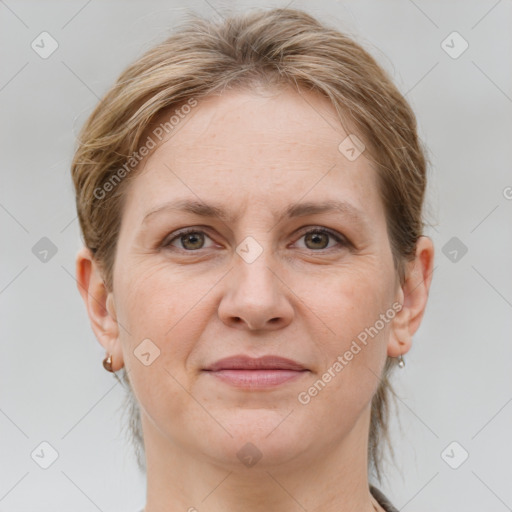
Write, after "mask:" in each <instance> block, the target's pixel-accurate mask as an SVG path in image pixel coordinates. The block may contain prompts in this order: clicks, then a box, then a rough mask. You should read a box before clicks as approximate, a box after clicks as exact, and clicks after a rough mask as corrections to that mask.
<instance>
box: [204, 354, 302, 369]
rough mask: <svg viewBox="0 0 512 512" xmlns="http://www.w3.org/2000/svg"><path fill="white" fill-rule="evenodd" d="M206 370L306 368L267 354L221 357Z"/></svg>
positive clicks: (289, 360) (283, 358) (294, 362)
mask: <svg viewBox="0 0 512 512" xmlns="http://www.w3.org/2000/svg"><path fill="white" fill-rule="evenodd" d="M205 370H208V371H213V372H215V371H219V370H295V371H301V370H306V368H304V366H303V365H301V364H300V363H298V362H297V361H293V360H292V359H287V358H285V357H280V356H275V355H267V356H263V357H258V358H253V357H249V356H245V355H236V356H232V357H226V358H224V359H219V360H218V361H216V362H215V363H213V364H211V365H210V366H208V367H207V368H205Z"/></svg>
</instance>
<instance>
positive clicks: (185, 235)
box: [162, 228, 349, 252]
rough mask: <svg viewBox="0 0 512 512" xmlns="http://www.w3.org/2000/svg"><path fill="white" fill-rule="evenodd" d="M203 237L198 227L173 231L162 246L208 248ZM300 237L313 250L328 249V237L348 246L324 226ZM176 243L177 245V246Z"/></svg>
mask: <svg viewBox="0 0 512 512" xmlns="http://www.w3.org/2000/svg"><path fill="white" fill-rule="evenodd" d="M205 238H207V239H210V237H209V236H208V235H207V234H206V233H205V232H204V231H202V230H200V229H197V228H188V229H183V230H182V231H178V232H177V233H174V236H173V237H172V238H169V239H166V240H164V242H163V243H162V247H166V248H167V247H175V248H177V249H181V250H183V251H188V252H193V251H197V250H200V249H205V248H208V247H205V245H204V244H205ZM302 238H304V240H305V243H306V244H307V245H306V249H312V250H315V251H316V250H324V249H329V248H330V247H328V245H329V239H333V240H334V241H335V242H337V243H338V245H340V246H342V247H347V246H349V242H348V241H347V240H346V239H345V238H344V237H343V236H342V235H339V234H337V233H335V232H333V231H330V230H327V229H325V228H315V229H310V230H309V231H306V232H303V233H302V235H301V237H300V238H299V240H300V239H302ZM210 240H211V239H210ZM176 244H179V245H178V246H177V245H176ZM210 247H211V246H210Z"/></svg>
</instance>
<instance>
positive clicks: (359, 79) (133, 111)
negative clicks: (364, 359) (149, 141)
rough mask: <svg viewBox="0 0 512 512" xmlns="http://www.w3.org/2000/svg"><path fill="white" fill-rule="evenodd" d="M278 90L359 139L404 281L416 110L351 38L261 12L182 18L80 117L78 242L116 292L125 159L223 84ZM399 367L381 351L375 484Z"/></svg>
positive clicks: (418, 218) (280, 13) (411, 252)
mask: <svg viewBox="0 0 512 512" xmlns="http://www.w3.org/2000/svg"><path fill="white" fill-rule="evenodd" d="M284 86H287V87H289V86H292V87H293V88H294V89H295V90H297V92H301V91H302V90H305V91H312V92H316V93H317V94H320V95H322V96H323V97H325V98H327V99H329V100H330V102H331V104H332V105H333V106H334V108H335V110H336V112H337V115H338V116H339V120H340V122H341V124H342V126H343V127H344V128H345V130H346V131H347V133H353V134H357V137H358V138H359V139H360V140H362V141H363V143H364V145H365V148H366V149H365V156H366V157H367V158H369V160H370V162H371V165H372V166H373V167H374V169H375V171H376V175H377V182H378V191H379V194H380V197H381V198H382V200H383V204H384V207H385V214H386V226H387V231H388V235H389V239H390V245H391V249H392V254H393V262H394V266H395V270H396V275H397V281H399V282H400V284H403V283H404V279H405V263H406V262H407V261H411V260H412V259H413V258H414V256H415V249H416V242H417V240H418V238H419V237H420V236H421V235H422V231H423V226H424V223H423V220H422V210H423V200H424V195H425V188H426V167H427V160H426V155H425V149H424V148H423V146H422V144H421V141H420V140H419V137H418V134H417V126H416V118H415V115H414V113H413V111H412V109H411V107H410V106H409V104H408V102H407V101H406V99H405V97H404V96H403V95H402V94H401V93H400V92H399V90H398V89H397V87H396V86H395V85H394V84H393V81H392V79H391V78H390V76H389V75H388V74H387V72H386V71H384V70H383V69H382V68H381V67H380V66H379V65H378V64H377V62H376V61H375V59H374V58H373V57H372V56H371V55H370V54H369V53H368V52H367V51H365V50H364V49H363V48H362V46H361V45H359V44H358V43H356V42H355V41H354V40H353V39H352V38H351V37H349V36H347V35H346V34H343V33H341V32H340V31H339V30H337V29H335V28H331V27H329V26H327V25H326V24H323V23H321V22H319V21H318V20H317V19H315V18H314V17H312V16H311V15H309V14H307V13H305V12H303V11H301V10H298V9H271V10H261V9H256V10H252V11H246V12H244V13H239V14H232V15H230V16H229V17H227V18H225V19H223V20H221V21H212V20H208V19H205V18H202V17H201V16H200V15H197V14H195V13H189V19H188V20H186V21H185V22H184V23H182V24H181V25H180V26H179V27H177V29H176V30H175V31H174V33H173V34H172V35H171V36H170V37H168V38H167V39H165V40H164V41H163V42H161V43H159V44H157V45H156V46H154V47H152V48H151V49H150V50H149V51H147V52H146V53H144V54H143V55H142V56H141V57H140V58H138V59H137V60H136V61H135V62H133V63H132V64H131V65H129V66H128V67H127V68H126V69H125V70H124V71H123V72H122V73H121V75H120V76H119V78H118V80H117V82H116V83H115V84H114V85H113V86H112V88H111V89H110V90H109V91H108V92H107V93H106V94H105V96H104V97H103V98H102V99H101V101H100V102H99V103H98V105H97V106H96V108H95V109H94V111H93V112H92V114H91V115H90V116H89V118H88V119H87V121H86V122H85V124H84V126H83V128H82V130H81V132H80V134H79V142H78V147H77V149H76V152H75V155H74V158H73V161H72V168H71V171H72V177H73V182H74V186H75V191H76V206H77V212H78V218H79V222H80V228H81V232H82V235H83V239H84V244H85V245H86V246H87V247H88V248H89V249H90V250H91V252H92V253H93V255H94V258H95V261H96V262H97V264H98V265H99V266H100V268H101V270H102V273H103V278H104V282H105V285H106V287H107V289H109V290H112V287H113V280H112V274H113V265H114V259H115V252H116V243H117V239H118V235H119V230H120V225H121V218H122V212H123V204H124V198H125V195H126V194H125V193H124V192H125V190H126V187H127V184H128V183H129V181H130V180H131V179H133V177H134V176H135V175H136V172H135V169H136V168H137V162H135V161H134V162H132V164H133V165H132V164H130V166H127V162H129V161H130V158H133V155H134V153H136V152H137V148H139V147H140V145H141V143H142V142H143V134H144V133H146V130H147V129H148V128H149V127H150V126H151V124H152V123H154V122H155V120H156V119H157V118H159V116H162V115H163V114H164V113H166V112H171V111H176V110H177V109H179V108H180V107H181V108H183V107H184V106H186V105H190V104H191V103H192V102H198V101H199V100H200V99H201V98H203V97H206V96H209V95H213V94H217V93H222V91H224V90H228V89H238V90H249V91H251V90H255V88H262V89H267V90H272V89H277V88H280V87H284ZM188 108H190V107H188ZM123 166H124V167H123ZM121 169H124V172H122V173H120V172H119V171H120V170H121ZM132 169H133V170H132ZM120 176H122V177H123V179H118V178H120ZM106 191H108V194H107V193H106ZM394 363H395V358H391V357H388V358H387V360H386V364H385V366H384V369H383V372H382V375H381V376H380V382H379V386H378V389H377V391H376V392H375V394H374V396H373V397H372V403H371V420H370V429H369V439H368V468H369V471H370V469H373V470H374V471H375V473H376V476H377V478H378V480H379V481H381V462H382V459H383V447H384V441H387V444H388V447H389V448H390V451H391V453H392V454H393V449H392V446H391V443H390V440H389V431H388V420H389V416H390V414H389V410H390V408H389V406H390V398H391V397H392V396H393V397H396V393H395V392H394V390H393V388H392V385H391V382H390V378H389V377H390V372H391V370H392V368H393V367H394V366H395V364H394ZM121 372H122V377H123V381H124V382H125V384H126V385H127V389H128V392H127V395H126V399H127V404H128V407H127V409H126V410H127V411H128V414H129V422H128V425H129V428H130V431H131V434H132V435H131V438H132V441H133V442H134V447H135V449H136V453H137V459H138V463H139V467H140V468H141V469H145V462H144V460H143V456H142V454H143V451H144V441H143V436H142V432H141V421H140V410H139V407H138V403H137V402H136V400H135V397H134V395H133V391H132V388H131V385H130V381H129V379H128V377H127V374H126V371H125V369H124V368H123V369H122V370H121Z"/></svg>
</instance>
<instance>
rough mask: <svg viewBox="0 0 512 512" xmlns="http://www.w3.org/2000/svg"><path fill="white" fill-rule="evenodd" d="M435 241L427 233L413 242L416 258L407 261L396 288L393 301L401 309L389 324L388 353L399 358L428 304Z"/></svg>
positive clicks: (407, 347)
mask: <svg viewBox="0 0 512 512" xmlns="http://www.w3.org/2000/svg"><path fill="white" fill-rule="evenodd" d="M433 265H434V244H433V243H432V240H431V239H430V238H429V237H427V236H421V237H420V238H419V239H418V242H417V243H416V256H415V259H414V260H413V261H411V262H409V263H408V264H407V267H406V277H405V282H404V284H403V285H402V286H400V289H399V290H398V296H397V298H396V300H397V301H398V302H399V303H400V304H402V309H401V310H400V311H399V312H398V313H397V314H396V315H395V317H394V318H393V321H392V324H391V335H390V338H389V342H388V356H390V357H398V356H399V355H400V354H402V355H403V354H405V353H407V352H409V350H410V348H411V345H412V336H413V334H414V333H415V332H416V331H417V330H418V327H419V326H420V323H421V319H422V318H423V313H424V312H425V308H426V306H427V299H428V292H429V289H430V283H431V281H432V272H433Z"/></svg>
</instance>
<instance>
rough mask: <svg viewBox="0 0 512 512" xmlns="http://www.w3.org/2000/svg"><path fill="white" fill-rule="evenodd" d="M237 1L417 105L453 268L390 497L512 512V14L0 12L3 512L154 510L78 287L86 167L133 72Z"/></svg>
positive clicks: (440, 270)
mask: <svg viewBox="0 0 512 512" xmlns="http://www.w3.org/2000/svg"><path fill="white" fill-rule="evenodd" d="M227 5H229V7H230V9H231V10H232V11H238V10H244V9H246V8H251V7H255V6H258V7H265V8H270V7H285V6H287V5H289V6H290V7H295V8H301V9H304V10H306V11H307V12H309V13H311V14H313V15H315V16H317V17H318V18H319V19H320V20H322V21H325V22H328V23H331V24H333V25H335V26H336V27H338V28H339V29H340V30H342V31H345V32H346V33H348V34H349V35H351V36H352V37H354V38H355V39H356V41H358V42H359V43H360V44H362V45H363V47H364V48H365V49H367V50H368V51H369V52H370V53H371V54H372V55H374V56H375V57H376V58H377V60H378V61H379V62H380V63H381V64H382V66H384V68H385V69H386V70H388V71H389V72H390V73H391V75H392V77H393V79H394V81H395V83H396V84H397V86H398V87H399V89H400V90H401V91H402V93H403V94H405V95H406V98H407V99H408V100H409V102H410V103H411V106H412V107H413V109H414V111H415V112H416V114H417V118H418V124H419V131H420V135H421V138H422V140H423V141H424V142H425V144H426V145H427V147H428V152H429V153H428V156H429V158H430V160H431V162H432V165H431V167H430V168H429V189H428V197H427V205H426V206H427V208H426V218H425V220H426V221H427V222H429V223H430V224H431V227H429V228H428V229H427V232H426V233H427V234H428V235H429V236H431V237H432V238H433V240H434V243H435V247H436V255H435V271H434V278H433V283H432V287H431V293H430V298H429V304H428V307H427V310H426V314H425V317H424V320H423V323H422V325H421V327H420V329H419V331H418V333H417V334H416V336H415V337H414V344H413V348H412V349H411V351H410V352H409V353H408V354H407V356H406V358H405V360H406V366H405V368H404V369H403V370H401V371H400V370H398V369H397V372H396V375H395V379H394V382H395V388H396V389H397V392H398V393H399V396H400V399H399V402H398V410H397V412H396V416H394V418H393V422H392V425H391V427H392V437H393V444H394V446H395V451H396V459H397V465H398V468H399V469H397V468H396V467H395V466H393V465H390V466H388V467H387V469H386V476H387V478H386V481H385V482H384V483H383V484H382V485H380V486H379V487H380V488H381V490H382V491H383V492H384V493H385V494H387V495H388V497H389V498H390V499H391V501H392V502H393V503H394V504H395V506H397V507H398V509H399V510H403V511H406V512H412V511H416V512H454V511H462V510H464V511H465V512H477V511H482V510H485V511H486V512H501V511H506V510H512V486H511V485H510V484H511V482H512V463H511V460H512V442H511V432H512V371H511V370H512V365H511V361H512V343H511V334H510V333H511V330H512V229H511V220H512V171H511V161H512V149H511V148H512V129H511V120H512V67H511V64H510V62H511V61H510V55H512V31H511V30H510V28H511V26H512V3H511V2H510V1H508V0H503V1H499V0H498V1H496V0H481V1H428V2H427V1H420V0H415V1H412V0H396V1H383V0H365V1H361V0H358V1H343V0H340V1H333V0H331V1H314V2H313V1H309V2H307V1H299V0H295V1H291V2H290V1H289V0H288V1H286V2H281V1H260V2H255V1H247V2H230V3H229V4H227V3H222V2H218V1H215V0H210V1H208V2H207V1H205V0H196V1H192V2H176V1H171V0H166V1H155V0H149V1H126V0H125V1H106V0H101V1H100V0H89V1H87V0H79V1H75V0H68V1H66V2H63V1H62V2H50V1H40V0H39V1H26V2H25V1H14V0H0V38H1V45H0V55H1V66H0V108H1V117H0V119H1V123H0V124H1V128H0V129H1V132H0V141H1V152H0V161H1V166H0V169H1V189H0V223H1V229H2V251H1V258H2V264H1V268H0V303H1V324H0V325H1V351H0V512H18V511H32V512H33V511H38V512H46V511H57V510H58V511H64V510H66V511H68V510H72V511H73V512H93V511H97V510H100V511H105V512H107V511H112V512H114V511H119V512H121V511H123V512H131V511H135V512H136V511H138V510H140V509H141V508H142V506H143V505H144V504H145V480H144V476H143V475H141V473H139V471H138V469H137V466H136V463H135V458H134V456H133V454H132V451H131V448H130V446H129V444H128V441H127V438H126V436H125V435H124V434H123V433H122V432H121V430H122V424H121V421H122V419H121V415H122V411H121V409H120V404H121V402H122V398H123V396H124V390H123V389H122V388H121V386H120V385H119V384H118V383H117V381H116V380H115V379H114V377H113V375H112V374H109V373H107V372H106V371H105V370H104V369H103V367H102V364H101V361H102V359H103V357H104V355H105V354H104V350H103V348H102V347H101V346H100V344H99V343H98V342H97V340H96V338H95V337H94V335H93V333H92V330H91V329H90V326H89V321H88V318H87V316H86V312H85V308H84V306H83V304H82V300H81V298H80V296H79V293H78V291H77V288H76V282H75V279H74V264H75V263H74V258H75V255H76V252H77V250H78V249H79V247H80V244H81V242H80V236H79V231H78V222H77V219H76V211H75V206H74V196H73V189H72V183H71V179H70V171H69V167H70V161H71V158H72V154H73V149H74V147H75V135H76V133H77V132H78V130H79V128H80V127H81V126H82V123H83V122H84V120H85V119H86V117H87V116H88V115H89V113H90V112H91V111H92V109H93V107H94V106H95V105H96V103H97V101H98V99H99V98H100V97H101V96H102V95H103V94H104V93H105V92H106V90H107V89H108V88H109V87H110V85H111V84H113V82H114V81H115V79H116V78H117V76H118V75H119V73H120V72H121V71H122V70H123V69H124V68H125V66H126V65H127V64H129V63H130V62H132V61H133V60H134V59H135V58H136V57H138V56H139V55H141V54H142V53H143V52H144V51H145V50H147V49H148V48H150V47H151V46H152V45H153V44H156V43H157V42H159V41H161V40H162V39H164V38H165V37H167V36H168V35H169V34H170V33H171V31H172V29H173V27H174V26H175V25H176V23H177V22H179V21H180V20H181V19H182V16H183V12H184V11H185V9H190V10H192V11H195V12H199V13H203V14H205V15H207V16H209V17H217V18H218V17H219V16H220V15H222V14H223V13H224V12H225V8H226V6H227ZM42 32H48V34H50V36H51V39H49V38H48V36H47V35H44V36H40V34H41V33H42ZM454 32H456V33H455V34H454ZM41 37H45V38H47V39H45V40H46V41H47V44H45V48H46V50H45V51H49V50H51V44H58V47H57V49H56V50H55V51H54V52H53V53H52V54H51V55H49V56H46V58H43V56H41V52H42V48H39V49H38V50H36V49H35V48H37V46H36V44H37V42H38V41H40V38H41ZM52 40H55V41H56V43H52ZM34 41H35V43H33V42H34ZM40 46H41V44H40ZM466 46H467V48H466ZM34 47H35V48H34ZM44 251H48V252H46V253H45V252H44ZM398 418H400V421H399V420H398ZM42 443H43V444H42ZM465 457H467V458H466V459H465ZM464 459H465V460H464ZM47 464H49V466H48V467H47V468H46V469H45V468H44V467H43V466H45V465H47Z"/></svg>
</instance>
